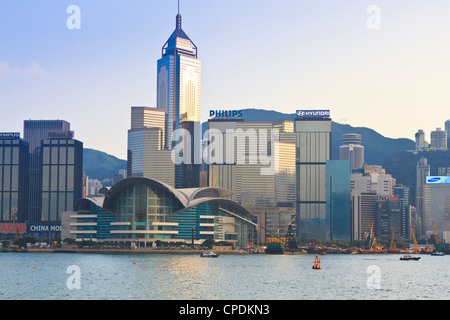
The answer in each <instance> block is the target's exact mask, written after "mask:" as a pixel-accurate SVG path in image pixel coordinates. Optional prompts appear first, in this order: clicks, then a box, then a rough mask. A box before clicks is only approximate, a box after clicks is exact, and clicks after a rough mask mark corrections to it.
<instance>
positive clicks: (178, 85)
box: [157, 14, 201, 188]
mask: <svg viewBox="0 0 450 320" xmlns="http://www.w3.org/2000/svg"><path fill="white" fill-rule="evenodd" d="M157 72H158V79H157V107H158V108H160V109H163V110H165V111H166V112H167V119H168V127H167V136H166V139H167V141H166V146H167V148H168V149H169V150H171V149H172V148H173V147H174V143H172V142H171V141H172V140H171V139H172V134H173V133H174V131H175V130H177V129H180V128H182V127H183V125H182V123H183V122H184V121H186V122H189V123H188V124H186V125H185V127H186V126H187V127H189V128H195V130H194V131H193V132H192V133H191V132H190V134H191V138H192V139H196V140H198V141H199V142H200V141H201V126H200V94H201V61H200V60H199V59H198V58H197V47H196V45H195V44H194V43H193V42H192V40H191V39H190V38H189V37H188V36H187V34H186V33H185V32H184V31H183V29H182V28H181V15H180V14H178V15H177V17H176V28H175V31H174V32H173V33H172V35H171V36H170V38H169V39H168V40H167V42H166V43H165V44H164V46H163V48H162V55H161V59H159V60H158V70H157ZM190 152H191V154H197V155H200V154H201V149H200V143H195V144H194V150H190ZM197 165H198V166H191V164H187V167H186V168H184V167H183V166H184V164H182V165H177V167H176V169H175V171H176V179H175V186H176V187H177V188H181V187H196V186H198V185H199V175H200V166H199V165H201V163H197ZM185 173H187V176H184V174H185ZM193 174H194V175H195V176H196V177H195V178H194V180H192V175H193ZM192 181H195V184H192Z"/></svg>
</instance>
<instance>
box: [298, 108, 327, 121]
mask: <svg viewBox="0 0 450 320" xmlns="http://www.w3.org/2000/svg"><path fill="white" fill-rule="evenodd" d="M330 115H331V113H330V110H297V117H298V118H304V119H326V118H329V117H330Z"/></svg>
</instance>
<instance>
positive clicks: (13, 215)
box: [10, 208, 22, 241]
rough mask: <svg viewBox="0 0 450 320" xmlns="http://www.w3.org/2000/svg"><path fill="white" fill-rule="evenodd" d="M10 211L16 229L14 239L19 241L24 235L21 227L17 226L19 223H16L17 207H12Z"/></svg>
mask: <svg viewBox="0 0 450 320" xmlns="http://www.w3.org/2000/svg"><path fill="white" fill-rule="evenodd" d="M10 212H11V221H12V222H13V225H14V230H15V236H14V241H17V240H19V239H20V238H21V237H22V235H21V234H20V232H19V228H18V227H17V224H16V213H17V208H11V211H10Z"/></svg>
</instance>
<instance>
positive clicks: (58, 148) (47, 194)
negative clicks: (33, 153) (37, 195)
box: [40, 136, 83, 222]
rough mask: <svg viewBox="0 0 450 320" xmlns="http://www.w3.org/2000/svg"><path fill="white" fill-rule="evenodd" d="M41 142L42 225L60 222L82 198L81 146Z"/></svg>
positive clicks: (66, 141)
mask: <svg viewBox="0 0 450 320" xmlns="http://www.w3.org/2000/svg"><path fill="white" fill-rule="evenodd" d="M49 137H50V138H51V139H45V140H43V141H42V147H41V148H42V185H41V188H40V189H41V190H42V193H41V203H42V207H41V215H40V221H42V222H60V221H61V214H62V212H64V211H73V209H74V204H75V202H76V201H77V200H78V199H79V198H81V197H82V192H83V186H82V180H83V143H82V142H80V141H78V140H74V139H68V138H55V137H52V136H49Z"/></svg>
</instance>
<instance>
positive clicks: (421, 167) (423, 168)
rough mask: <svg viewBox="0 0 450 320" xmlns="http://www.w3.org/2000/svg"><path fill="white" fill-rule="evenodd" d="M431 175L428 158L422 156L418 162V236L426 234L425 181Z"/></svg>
mask: <svg viewBox="0 0 450 320" xmlns="http://www.w3.org/2000/svg"><path fill="white" fill-rule="evenodd" d="M429 175H430V165H429V164H428V163H427V159H426V158H423V157H422V158H420V159H419V162H417V169H416V208H417V215H418V217H419V218H420V222H419V223H418V225H417V222H416V228H417V229H416V236H419V235H420V236H423V234H424V229H423V228H424V224H423V223H424V220H423V219H424V199H425V183H426V178H427V176H429Z"/></svg>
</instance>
